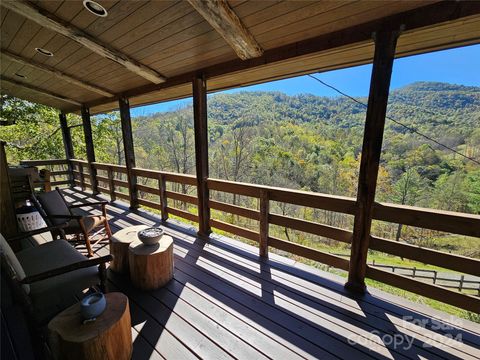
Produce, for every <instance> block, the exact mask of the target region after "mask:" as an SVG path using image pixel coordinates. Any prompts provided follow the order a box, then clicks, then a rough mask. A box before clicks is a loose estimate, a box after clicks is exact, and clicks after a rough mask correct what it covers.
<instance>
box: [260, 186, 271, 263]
mask: <svg viewBox="0 0 480 360" xmlns="http://www.w3.org/2000/svg"><path fill="white" fill-rule="evenodd" d="M269 214H270V197H269V194H268V190H265V189H262V190H261V191H260V237H259V243H260V256H261V257H268V230H269V224H268V216H269Z"/></svg>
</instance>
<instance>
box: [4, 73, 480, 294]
mask: <svg viewBox="0 0 480 360" xmlns="http://www.w3.org/2000/svg"><path fill="white" fill-rule="evenodd" d="M357 100H358V101H359V102H363V103H366V102H367V99H366V98H358V99H357ZM365 111H366V109H365V107H364V106H363V105H362V104H359V103H357V102H354V101H352V100H351V99H347V98H331V97H319V96H314V95H309V94H302V95H296V96H287V95H285V94H282V93H278V92H240V93H234V94H214V95H211V96H209V100H208V116H209V118H208V120H209V155H210V157H209V161H210V176H211V177H216V178H222V179H227V180H232V181H241V182H251V183H256V184H265V185H272V186H281V187H288V188H293V189H303V190H309V191H315V192H322V193H328V194H335V195H344V196H350V197H355V196H356V191H357V181H358V170H359V160H360V157H361V146H362V137H363V125H364V121H365ZM388 116H389V117H391V118H392V119H394V120H395V121H392V120H391V119H389V120H387V122H386V130H385V135H384V141H383V151H382V157H381V164H380V172H379V180H378V188H377V198H376V200H377V201H386V202H394V203H399V204H406V205H417V206H423V207H432V208H437V209H445V210H451V211H460V212H468V213H474V214H479V213H480V165H479V164H478V163H475V162H474V161H470V160H467V159H466V158H464V157H462V156H460V155H458V154H455V153H454V152H452V151H450V150H448V149H446V148H444V147H442V146H440V145H438V144H436V143H434V142H431V141H429V140H427V139H425V138H423V137H422V136H420V135H418V134H416V133H415V132H413V131H412V129H415V130H417V131H419V132H421V133H422V134H425V135H427V136H429V137H431V138H432V139H435V140H437V141H438V142H440V143H442V144H444V145H446V146H448V147H450V148H452V149H454V150H456V151H458V152H459V153H461V154H464V155H466V156H468V157H470V158H473V159H476V161H480V87H467V86H461V85H453V84H446V83H430V82H428V83H427V82H418V83H414V84H411V85H409V86H406V87H403V88H401V89H397V90H395V91H392V92H391V95H390V103H389V106H388ZM1 117H2V120H10V121H15V122H16V124H15V125H11V126H2V127H0V138H1V139H2V140H5V141H7V142H8V144H9V146H8V148H7V149H8V150H7V151H8V157H9V161H10V162H12V163H15V162H17V161H18V160H21V159H47V158H62V157H64V153H63V145H62V140H61V135H60V132H59V131H58V114H57V113H56V112H55V111H54V110H53V109H49V108H46V107H44V106H40V105H33V104H29V103H27V102H24V101H21V100H18V99H13V98H8V97H2V108H1ZM92 122H93V124H92V125H93V133H94V142H95V151H96V158H97V161H99V162H109V163H117V164H122V163H123V145H122V136H121V128H120V123H119V120H118V113H115V112H114V113H111V114H108V115H101V116H95V117H93V118H92ZM69 123H70V124H71V125H74V124H79V123H81V121H80V119H79V118H78V116H76V115H69ZM132 123H133V129H134V134H133V137H134V143H135V153H136V161H137V166H138V167H143V168H149V169H160V170H166V171H173V172H179V173H191V174H194V173H195V154H194V139H193V115H192V108H191V106H184V107H181V108H178V109H177V110H175V111H170V112H164V113H156V114H152V115H148V116H142V117H136V118H133V119H132ZM401 124H403V125H405V126H403V125H401ZM72 135H73V141H74V147H75V155H76V157H77V158H85V154H84V144H83V142H84V140H83V133H82V128H81V127H75V128H73V129H72ZM139 181H140V182H144V183H147V180H146V179H142V178H140V179H139ZM173 190H175V191H180V192H185V193H193V194H194V193H195V189H194V188H189V187H188V186H183V187H179V188H175V189H173ZM141 196H148V195H147V194H141ZM212 197H213V198H215V199H219V200H221V201H227V202H231V203H234V204H237V205H242V206H246V207H251V208H257V207H258V204H257V203H256V200H253V199H251V198H248V197H242V196H231V197H229V196H228V195H226V194H225V193H223V194H218V193H215V192H214V193H213V194H212ZM176 206H180V207H183V208H184V209H185V210H187V211H191V212H196V208H195V207H194V206H189V205H188V204H186V203H183V204H182V203H179V204H176ZM271 211H272V212H274V213H279V214H283V215H287V216H292V217H297V218H302V219H305V220H309V221H315V222H319V223H324V224H328V225H333V226H337V227H341V228H345V229H351V228H352V226H353V218H352V216H349V215H343V214H338V213H333V212H328V211H321V210H315V209H311V208H304V207H298V206H293V205H287V204H283V205H279V204H278V203H275V202H272V204H271ZM212 216H213V217H214V218H216V219H220V220H222V221H227V222H231V223H234V224H237V225H241V226H244V227H246V228H251V229H254V230H256V231H257V230H258V223H257V222H255V221H253V220H247V219H242V218H240V217H236V216H232V215H229V214H226V213H221V212H218V211H213V212H212ZM270 232H271V235H272V236H275V237H280V238H283V239H288V240H290V241H294V242H297V243H301V244H305V245H308V246H310V247H315V248H319V249H322V250H324V251H329V252H332V253H335V254H342V255H345V256H348V254H349V247H348V244H339V243H337V242H335V241H332V240H329V239H325V238H321V237H318V236H313V235H308V234H306V233H302V232H298V231H294V230H289V229H286V228H280V227H278V226H275V225H271V226H270ZM373 232H374V234H376V235H379V236H382V237H386V238H390V239H395V240H397V241H406V242H409V243H414V244H418V245H422V246H428V247H431V248H436V249H439V250H442V251H449V252H454V253H458V254H462V255H465V256H470V257H477V258H480V246H479V245H478V239H474V238H468V237H463V236H454V235H450V234H444V233H438V232H434V231H428V230H424V229H416V228H412V227H403V226H401V225H397V224H387V223H382V222H374V224H373ZM373 260H375V261H376V262H377V263H384V264H397V265H402V266H420V267H424V268H425V267H427V265H425V264H419V263H415V262H408V261H404V259H399V258H395V257H393V256H387V255H385V254H381V253H377V252H371V253H370V255H369V261H373ZM302 261H303V260H302ZM307 262H308V261H307ZM311 264H312V265H314V266H320V264H318V263H312V262H311ZM430 268H435V267H430ZM440 270H441V269H440ZM441 271H442V270H441ZM387 290H389V291H390V290H391V289H387Z"/></svg>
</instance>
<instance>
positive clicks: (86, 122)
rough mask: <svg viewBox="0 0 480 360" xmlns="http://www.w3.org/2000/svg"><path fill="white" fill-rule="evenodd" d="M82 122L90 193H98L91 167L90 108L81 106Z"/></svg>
mask: <svg viewBox="0 0 480 360" xmlns="http://www.w3.org/2000/svg"><path fill="white" fill-rule="evenodd" d="M82 124H83V133H84V134H85V147H86V150H87V161H88V171H89V172H90V184H91V186H92V193H93V194H94V195H96V194H98V193H99V191H98V181H97V170H95V168H94V167H93V163H94V162H95V148H94V146H93V136H92V123H91V121H90V109H89V108H87V107H86V106H82Z"/></svg>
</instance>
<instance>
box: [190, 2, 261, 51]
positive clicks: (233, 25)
mask: <svg viewBox="0 0 480 360" xmlns="http://www.w3.org/2000/svg"><path fill="white" fill-rule="evenodd" d="M188 2H189V3H190V5H192V6H193V8H195V10H197V11H198V13H200V15H202V16H203V17H204V18H205V20H207V22H208V23H209V24H210V25H211V26H212V27H213V28H214V29H215V30H216V31H217V32H218V33H219V34H220V35H221V36H222V37H223V38H224V39H225V41H226V42H227V43H228V44H229V45H230V46H231V47H232V48H233V50H234V51H235V52H236V53H237V55H238V57H239V58H240V59H242V60H247V59H253V58H256V57H259V56H261V55H262V54H263V49H262V47H261V46H260V45H259V44H258V42H257V40H255V38H254V37H253V35H252V34H251V33H250V31H248V29H247V28H246V27H245V25H244V24H243V23H242V21H241V20H240V19H239V17H238V16H237V14H235V13H234V12H233V10H232V9H231V8H230V6H229V5H228V3H227V1H226V0H188Z"/></svg>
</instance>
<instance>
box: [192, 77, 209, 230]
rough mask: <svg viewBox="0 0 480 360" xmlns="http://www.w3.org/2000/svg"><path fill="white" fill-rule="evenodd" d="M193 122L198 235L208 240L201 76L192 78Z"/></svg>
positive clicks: (204, 103)
mask: <svg viewBox="0 0 480 360" xmlns="http://www.w3.org/2000/svg"><path fill="white" fill-rule="evenodd" d="M193 121H194V130H195V161H196V170H197V197H198V235H200V236H201V237H205V238H208V236H209V235H210V233H211V232H212V230H211V228H210V207H209V205H208V200H209V197H210V195H209V191H208V186H207V179H208V126H207V82H206V81H205V77H204V76H203V75H196V76H195V77H194V78H193Z"/></svg>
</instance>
